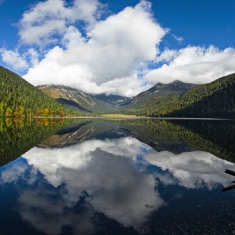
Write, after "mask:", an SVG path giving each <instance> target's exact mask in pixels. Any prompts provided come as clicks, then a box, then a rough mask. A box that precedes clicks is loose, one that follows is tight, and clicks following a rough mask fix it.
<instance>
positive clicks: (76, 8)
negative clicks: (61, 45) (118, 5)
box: [18, 0, 102, 45]
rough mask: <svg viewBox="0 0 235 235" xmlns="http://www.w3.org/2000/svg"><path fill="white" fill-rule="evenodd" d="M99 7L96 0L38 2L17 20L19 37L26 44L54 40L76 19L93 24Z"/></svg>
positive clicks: (49, 0)
mask: <svg viewBox="0 0 235 235" xmlns="http://www.w3.org/2000/svg"><path fill="white" fill-rule="evenodd" d="M101 8H102V4H101V3H99V2H98V1H97V0H74V2H73V5H72V6H67V5H66V2H65V1H64V0H47V1H45V2H39V3H37V4H36V5H35V6H34V7H32V8H31V9H30V10H28V11H26V12H25V13H24V14H23V16H22V19H21V20H20V21H19V23H18V26H19V36H20V39H21V41H22V43H26V44H38V45H45V44H47V43H51V42H56V41H57V40H58V39H57V38H56V37H55V35H57V36H58V34H59V35H60V34H63V33H64V32H65V31H66V28H67V27H68V25H70V24H73V23H75V22H76V21H78V20H83V21H85V22H86V23H88V24H89V25H92V24H94V23H95V22H96V18H97V17H98V16H99V12H100V9H101Z"/></svg>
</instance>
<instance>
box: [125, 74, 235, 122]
mask: <svg viewBox="0 0 235 235" xmlns="http://www.w3.org/2000/svg"><path fill="white" fill-rule="evenodd" d="M128 112H129V113H131V114H133V113H136V114H137V115H146V116H155V117H156V116H157V117H158V116H168V117H195V118H235V73H234V74H231V75H228V76H225V77H221V78H219V79H217V80H216V81H214V82H211V83H208V84H204V85H200V86H197V87H194V88H192V89H190V90H189V91H187V92H186V93H185V94H183V95H182V96H179V95H174V94H172V95H169V96H160V97H156V98H154V99H152V100H150V101H148V102H146V103H144V104H143V105H141V106H140V107H138V108H136V109H130V110H129V111H128Z"/></svg>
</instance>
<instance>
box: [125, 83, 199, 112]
mask: <svg viewBox="0 0 235 235" xmlns="http://www.w3.org/2000/svg"><path fill="white" fill-rule="evenodd" d="M196 86H197V85H196V84H191V83H184V82H181V81H178V80H176V81H174V82H172V83H169V84H163V83H157V84H156V85H154V86H153V87H151V88H150V89H148V90H147V91H144V92H142V93H140V94H138V95H137V96H135V97H134V98H133V99H132V100H131V101H130V102H129V104H127V108H136V107H138V106H140V105H141V104H144V103H145V102H147V101H148V100H151V99H154V98H155V97H159V96H168V95H170V94H177V95H182V94H184V93H185V92H186V91H188V90H189V89H191V88H193V87H196Z"/></svg>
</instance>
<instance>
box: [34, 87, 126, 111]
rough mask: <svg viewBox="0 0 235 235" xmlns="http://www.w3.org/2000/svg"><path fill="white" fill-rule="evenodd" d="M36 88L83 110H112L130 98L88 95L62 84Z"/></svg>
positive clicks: (67, 104)
mask: <svg viewBox="0 0 235 235" xmlns="http://www.w3.org/2000/svg"><path fill="white" fill-rule="evenodd" d="M38 89H39V90H41V91H43V92H44V93H45V94H47V95H49V96H50V97H52V98H53V99H55V100H57V101H58V102H59V103H61V104H63V105H66V106H67V107H69V108H72V109H74V110H81V111H85V112H112V111H115V110H117V109H120V107H121V106H122V105H123V104H125V103H126V102H128V101H129V100H130V99H129V98H127V97H123V96H118V95H105V94H100V95H90V94H87V93H85V92H83V91H79V90H76V89H74V88H71V87H66V86H62V85H43V86H38Z"/></svg>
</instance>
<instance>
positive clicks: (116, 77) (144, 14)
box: [20, 0, 167, 96]
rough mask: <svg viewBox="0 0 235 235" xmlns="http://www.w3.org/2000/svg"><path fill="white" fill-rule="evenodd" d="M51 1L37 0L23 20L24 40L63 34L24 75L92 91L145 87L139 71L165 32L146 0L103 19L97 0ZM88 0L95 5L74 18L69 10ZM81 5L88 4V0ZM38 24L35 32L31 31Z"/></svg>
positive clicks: (36, 80)
mask: <svg viewBox="0 0 235 235" xmlns="http://www.w3.org/2000/svg"><path fill="white" fill-rule="evenodd" d="M51 2H53V1H49V0H48V1H46V2H41V3H39V4H37V5H36V6H35V7H34V8H33V9H32V10H30V11H29V12H26V13H25V14H24V16H23V18H22V20H21V21H20V24H21V31H20V35H21V40H22V41H23V42H25V43H28V44H30V43H37V44H41V43H42V42H45V41H46V43H47V42H54V40H60V43H59V44H58V45H57V46H54V47H53V48H51V49H50V50H49V51H48V52H47V53H46V54H45V56H44V58H43V59H42V60H41V61H40V62H39V63H38V64H36V65H35V66H33V67H31V68H30V69H29V71H28V72H27V74H25V75H24V78H25V79H26V80H27V81H29V82H30V83H32V84H34V85H39V84H46V83H48V81H49V82H50V83H53V84H64V85H69V86H73V87H76V88H78V89H81V90H83V91H86V92H90V93H102V92H105V93H113V94H123V95H127V96H132V95H135V94H137V93H138V92H140V91H142V89H143V88H142V87H141V84H142V83H143V82H142V81H141V79H139V74H140V72H139V71H140V70H141V71H142V70H143V68H145V67H146V66H147V62H148V61H151V60H154V58H155V56H156V54H157V53H158V49H157V46H158V45H159V43H160V42H161V40H162V37H163V36H164V35H165V34H166V33H167V30H166V29H163V28H162V27H161V26H160V25H159V24H158V23H157V22H156V21H155V19H154V18H153V16H152V13H151V5H150V4H149V3H148V2H146V1H141V2H140V3H139V4H137V5H136V6H135V7H127V8H125V9H124V10H123V11H121V12H119V13H117V14H113V15H110V16H109V17H107V18H106V19H104V20H102V21H98V20H96V17H94V15H97V12H99V7H98V2H97V1H85V0H83V1H75V2H74V6H73V7H72V8H71V7H69V6H67V7H66V6H65V5H63V4H62V2H61V1H59V2H60V4H58V7H57V8H58V9H57V8H55V9H53V7H51V8H49V7H48V4H52V3H51ZM88 3H89V4H90V5H91V6H94V7H93V8H92V10H89V12H88V13H87V12H86V14H85V13H83V14H81V15H80V16H79V17H80V18H79V17H77V18H76V17H75V18H71V15H73V14H72V13H70V11H75V10H77V9H78V8H79V9H80V8H81V5H83V4H88ZM76 4H77V5H76ZM75 5H76V7H75ZM48 9H53V10H48ZM82 9H89V7H88V8H87V7H86V6H85V5H84V8H82ZM48 11H49V12H48ZM50 11H53V12H50ZM84 11H85V10H84ZM77 15H79V14H77ZM85 15H89V17H88V18H86V17H85ZM91 16H92V17H93V18H92V17H91ZM79 20H87V22H88V26H87V27H86V28H85V35H84V32H83V33H82V32H81V30H80V31H79V29H78V28H77V27H75V26H74V24H73V23H74V22H75V21H79ZM52 21H55V23H52ZM50 25H53V27H55V28H54V29H52V28H51V27H50ZM38 27H39V28H38ZM41 29H42V31H41ZM34 30H35V31H36V32H37V33H33V32H32V31H34ZM58 34H59V36H58ZM28 35H29V36H28Z"/></svg>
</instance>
